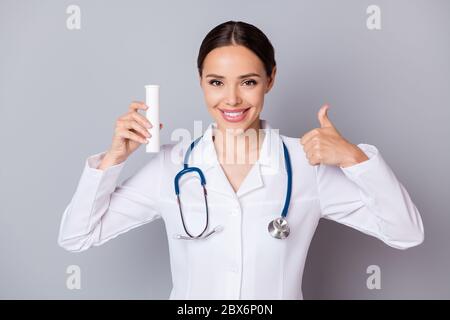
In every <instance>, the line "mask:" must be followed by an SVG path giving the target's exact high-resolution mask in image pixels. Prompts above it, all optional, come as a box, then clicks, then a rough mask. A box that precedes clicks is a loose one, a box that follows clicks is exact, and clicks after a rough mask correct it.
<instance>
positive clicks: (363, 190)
mask: <svg viewBox="0 0 450 320" xmlns="http://www.w3.org/2000/svg"><path fill="white" fill-rule="evenodd" d="M212 126H216V123H211V124H210V125H209V126H208V128H207V130H206V131H205V133H204V136H203V138H202V139H201V140H200V142H199V143H198V144H197V146H196V147H195V148H194V149H193V151H192V153H191V158H190V159H191V160H190V166H194V165H195V166H198V167H200V168H201V169H202V170H203V172H204V174H205V178H206V187H207V191H208V205H209V214H210V224H209V226H210V230H211V228H213V227H215V226H217V225H221V226H223V231H221V232H219V233H215V234H213V235H212V236H211V237H210V238H208V239H206V240H194V241H192V240H189V241H188V240H179V239H175V238H174V235H175V234H183V235H185V232H184V229H183V226H182V222H181V219H180V214H179V209H178V206H177V202H176V196H175V192H174V182H173V181H174V177H175V175H176V173H177V172H178V171H179V170H180V169H181V168H182V163H183V158H184V153H185V151H186V149H187V146H188V145H189V144H190V142H191V141H182V142H179V143H174V144H165V145H163V146H162V149H161V151H160V152H159V153H158V154H157V155H156V156H155V157H153V158H152V159H151V160H149V161H148V163H147V164H146V165H145V166H143V167H142V168H141V169H140V170H139V171H138V172H137V173H136V174H134V175H132V176H131V177H129V178H128V179H126V180H125V181H124V182H123V183H122V184H120V185H117V179H118V177H119V174H120V172H121V170H122V168H123V167H124V165H125V163H126V161H125V162H122V163H120V164H118V165H115V166H112V167H110V168H108V169H106V170H105V171H102V170H98V169H96V168H97V166H98V165H99V163H100V161H101V158H102V156H103V155H104V152H102V153H98V154H95V155H92V156H90V157H89V158H88V159H87V160H86V163H85V167H84V171H83V173H82V175H81V178H80V181H79V184H78V187H77V189H76V192H75V194H74V196H73V198H72V200H71V202H70V203H69V204H68V206H67V208H66V210H65V211H64V214H63V217H62V220H61V226H60V232H59V238H58V243H59V245H60V246H62V247H63V248H65V249H67V250H69V251H74V252H77V251H83V250H86V249H88V248H89V247H91V246H98V245H101V244H103V243H105V242H106V241H108V240H110V239H113V238H115V237H116V236H118V235H119V234H121V233H124V232H126V231H128V230H130V229H133V228H135V227H138V226H141V225H143V224H145V223H148V222H151V221H153V220H155V219H157V218H162V219H163V220H164V222H165V226H166V231H167V237H168V242H169V250H170V264H171V272H172V280H173V288H172V291H171V293H170V297H169V299H303V295H302V290H301V286H302V274H303V269H304V265H305V258H306V255H307V252H308V248H309V245H310V242H311V239H312V237H313V235H314V232H315V230H316V227H317V225H318V223H319V219H320V218H326V219H331V220H334V221H336V222H338V223H342V224H344V225H347V226H350V227H352V228H354V229H357V230H359V231H361V232H363V233H366V234H368V235H371V236H374V237H377V238H378V239H380V240H381V241H383V242H384V243H386V244H387V245H389V246H391V247H394V248H398V249H406V248H409V247H413V246H416V245H418V244H420V243H421V242H422V241H423V238H424V230H423V224H422V220H421V217H420V214H419V212H418V210H417V208H416V206H415V205H414V203H413V202H412V201H411V198H410V197H409V195H408V192H407V191H406V189H405V188H404V187H403V185H402V184H401V183H400V182H399V181H398V180H397V179H396V177H395V175H394V173H393V172H392V171H391V169H390V168H389V166H388V165H387V164H386V162H385V161H384V160H383V158H382V157H381V154H380V153H379V151H378V150H377V148H376V147H375V146H373V145H368V144H359V145H358V146H359V147H360V148H361V149H362V150H363V151H364V152H365V153H366V154H367V156H368V157H369V160H367V161H364V162H362V163H358V164H356V165H353V166H350V167H346V168H340V167H338V166H329V165H318V166H312V165H310V164H309V163H308V160H307V158H306V156H305V153H304V150H303V148H302V145H301V144H300V142H299V138H291V137H286V136H283V135H279V134H278V130H275V129H272V128H271V127H270V126H269V124H268V123H267V121H265V120H261V126H262V128H263V129H264V130H265V133H266V136H265V138H264V141H263V144H262V148H261V151H260V158H259V159H258V161H257V162H256V163H255V164H254V165H253V167H252V168H251V170H250V172H249V173H248V175H247V177H246V178H245V180H244V181H243V183H242V185H241V186H240V188H239V190H238V191H237V193H235V192H234V190H233V188H232V186H231V184H230V183H229V181H228V180H227V178H226V176H225V174H224V171H223V169H222V168H221V166H220V164H219V162H218V160H217V156H216V151H215V148H214V143H213V141H212ZM281 139H282V140H283V141H284V142H285V144H286V146H287V148H288V150H289V154H290V158H291V163H292V172H293V182H292V197H291V203H290V207H289V213H288V215H287V220H288V222H289V226H290V229H291V233H290V235H289V237H288V238H287V239H284V240H280V239H275V238H273V237H272V236H271V235H270V234H269V233H268V230H267V226H268V223H269V222H270V221H271V220H273V219H274V218H276V217H279V216H280V214H281V211H282V208H283V205H284V199H285V194H286V183H287V174H286V170H285V164H284V154H283V146H282V143H281ZM180 196H181V201H182V205H183V213H184V215H185V217H186V218H185V219H186V223H187V227H188V230H190V231H191V232H192V233H195V234H197V233H199V232H200V231H201V230H202V228H203V227H204V222H205V220H204V219H205V211H204V200H203V193H202V189H201V187H200V184H199V179H198V178H197V176H196V175H195V174H188V175H185V176H184V177H183V178H181V180H180Z"/></svg>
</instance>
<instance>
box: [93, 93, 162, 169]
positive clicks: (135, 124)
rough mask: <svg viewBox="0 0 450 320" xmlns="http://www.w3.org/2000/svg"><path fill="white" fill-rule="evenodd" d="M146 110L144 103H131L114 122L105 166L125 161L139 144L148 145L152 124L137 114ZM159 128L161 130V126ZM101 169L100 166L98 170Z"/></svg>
mask: <svg viewBox="0 0 450 320" xmlns="http://www.w3.org/2000/svg"><path fill="white" fill-rule="evenodd" d="M148 108H149V106H147V105H145V103H144V102H141V101H133V102H132V103H131V104H130V106H129V107H128V112H127V113H125V114H124V115H122V116H120V117H119V118H118V119H117V120H116V125H115V130H114V136H113V139H112V143H111V147H110V149H109V150H108V151H107V153H106V155H105V159H104V160H105V161H104V162H106V163H108V165H107V166H110V165H114V164H118V163H121V162H123V161H125V160H126V159H127V158H128V157H129V156H130V154H132V153H133V152H134V151H135V150H136V149H137V148H138V147H139V146H140V145H141V144H147V143H148V141H147V138H149V139H151V134H150V133H149V132H148V129H150V128H151V127H152V124H151V122H150V121H148V119H147V118H146V117H145V116H143V115H142V114H140V113H139V112H138V110H140V109H142V110H147V109H148ZM150 108H151V106H150ZM159 128H160V129H161V128H162V124H160V127H159ZM101 167H102V165H100V167H99V168H101Z"/></svg>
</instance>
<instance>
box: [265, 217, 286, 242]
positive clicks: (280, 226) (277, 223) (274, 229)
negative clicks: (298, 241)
mask: <svg viewBox="0 0 450 320" xmlns="http://www.w3.org/2000/svg"><path fill="white" fill-rule="evenodd" d="M268 229H269V233H270V235H271V236H272V237H274V238H277V239H285V238H287V237H288V235H289V232H290V230H289V225H288V222H287V220H286V219H284V218H283V217H279V218H276V219H274V220H273V221H271V222H270V223H269V226H268Z"/></svg>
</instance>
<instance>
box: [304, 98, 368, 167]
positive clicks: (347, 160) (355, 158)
mask: <svg viewBox="0 0 450 320" xmlns="http://www.w3.org/2000/svg"><path fill="white" fill-rule="evenodd" d="M328 108H329V106H328V105H323V106H322V108H320V110H319V112H318V114H317V117H318V119H319V122H320V128H315V129H313V130H311V131H309V132H307V133H305V134H304V135H303V137H302V138H301V139H300V143H301V144H302V145H303V149H304V150H305V154H306V157H307V158H308V161H309V163H310V164H311V165H318V164H328V165H336V166H340V167H342V168H345V167H349V166H352V165H355V164H357V163H360V162H363V161H366V160H368V159H369V158H368V157H367V155H366V154H365V153H364V151H362V150H361V149H360V148H359V147H358V146H356V145H354V144H352V143H350V142H349V141H347V140H346V139H344V137H343V136H341V134H340V133H339V132H338V131H337V129H336V128H335V127H334V125H333V123H332V122H331V121H330V119H328V115H327V110H328Z"/></svg>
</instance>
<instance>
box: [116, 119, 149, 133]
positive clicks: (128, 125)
mask: <svg viewBox="0 0 450 320" xmlns="http://www.w3.org/2000/svg"><path fill="white" fill-rule="evenodd" d="M118 126H119V127H120V128H125V129H126V130H130V129H133V130H134V131H136V132H139V133H140V134H141V135H142V136H143V137H148V136H149V135H150V133H149V132H148V130H147V129H146V128H144V127H142V126H141V125H140V124H139V123H137V122H136V121H135V120H123V121H120V123H119V124H118Z"/></svg>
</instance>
